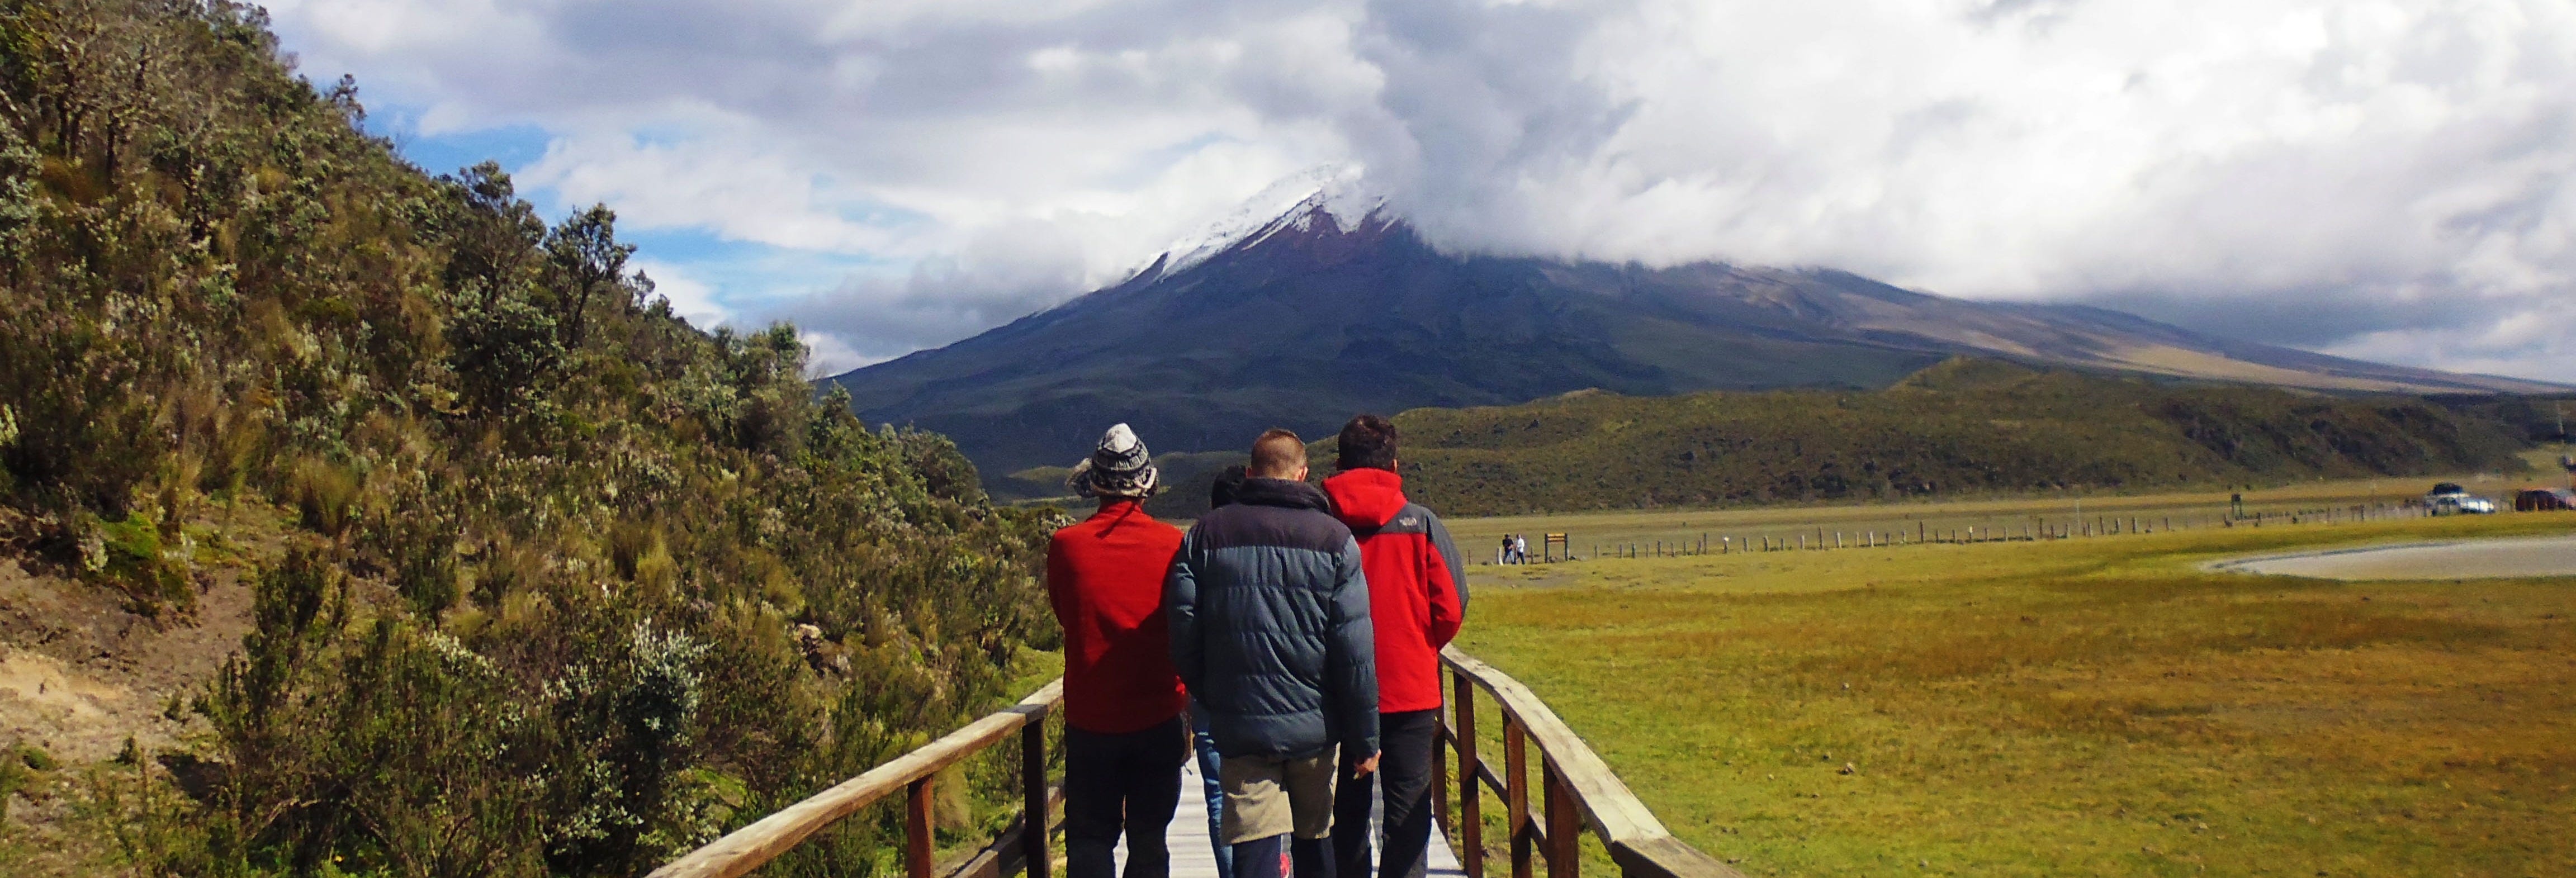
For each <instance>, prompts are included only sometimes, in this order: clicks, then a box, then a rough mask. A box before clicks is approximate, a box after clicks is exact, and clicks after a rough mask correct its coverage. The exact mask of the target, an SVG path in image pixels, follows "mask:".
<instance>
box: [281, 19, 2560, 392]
mask: <svg viewBox="0 0 2576 878" xmlns="http://www.w3.org/2000/svg"><path fill="white" fill-rule="evenodd" d="M270 11H271V13H272V15H273V16H274V20H275V22H276V26H277V29H278V31H279V34H280V36H281V38H282V39H283V40H284V42H285V45H286V47H287V49H288V50H289V51H292V52H294V53H296V54H297V55H298V57H299V58H300V59H301V64H302V68H303V70H304V72H305V73H306V74H307V75H309V76H312V77H313V78H315V79H316V80H317V81H327V80H329V79H333V78H336V77H337V76H338V75H339V74H340V73H343V72H347V73H353V74H355V75H356V76H357V78H358V81H359V84H360V87H361V99H362V100H363V101H365V102H366V103H367V105H368V107H369V108H370V110H371V112H372V113H373V114H374V115H373V119H374V122H373V124H375V125H376V126H377V127H378V128H379V129H380V130H381V131H383V132H384V133H387V134H389V135H391V136H393V137H394V138H395V139H396V140H397V142H399V143H401V144H402V145H403V149H404V150H405V152H406V153H407V154H408V155H410V156H411V157H412V158H413V159H414V160H416V161H418V162H419V163H420V164H422V165H423V166H424V167H427V168H430V169H433V170H440V171H450V170H453V169H454V168H456V167H459V166H462V165H465V164H469V163H471V162H473V161H477V160H480V159H482V158H484V157H492V158H497V159H498V160H500V161H501V162H502V164H503V165H504V166H505V167H508V168H509V169H511V171H512V172H513V174H514V176H515V177H516V178H517V179H518V180H519V181H520V182H521V184H522V191H524V192H526V193H527V194H528V195H529V196H530V197H531V199H532V200H534V201H536V202H537V203H539V204H540V205H542V206H544V207H545V208H546V210H547V211H548V213H549V214H550V215H555V216H560V215H561V214H562V213H563V212H565V211H567V210H569V209H571V208H572V207H574V206H576V205H583V204H588V203H591V202H594V201H597V202H604V203H607V204H609V205H610V206H612V207H614V208H616V209H617V210H618V212H619V216H620V228H621V231H622V232H623V233H624V234H625V235H626V236H628V237H629V238H631V239H632V240H634V241H636V242H637V243H639V244H641V245H643V248H644V249H643V252H642V253H641V254H640V258H641V259H642V261H643V264H644V265H645V266H646V269H647V270H648V271H650V272H652V273H653V274H654V275H655V276H656V278H657V279H659V280H661V281H663V283H664V290H665V292H667V293H669V294H670V295H671V296H672V298H673V300H674V302H675V303H678V304H681V305H682V306H683V309H684V311H688V312H689V313H692V314H694V315H699V316H700V317H702V318H703V319H704V320H706V321H709V322H712V321H717V320H723V321H730V322H734V323H739V324H746V325H758V324H761V323H766V322H768V321H771V320H777V319H792V320H794V321H796V322H797V323H798V324H799V325H800V326H802V327H805V328H806V329H807V330H808V331H809V335H808V337H809V340H811V341H813V342H814V343H815V345H816V349H817V352H818V357H819V358H820V359H821V360H822V361H823V364H824V365H825V366H827V367H829V368H834V369H837V368H846V367H848V366H852V365H856V364H860V363H865V362H871V361H875V360H879V359H884V358H888V357H893V356H897V355H900V354H902V353H904V352H907V351H910V350H914V349H918V348H922V347H926V346H936V345H940V344H945V343H947V342H950V341H954V340H956V339H958V338H962V337H965V336H967V335H971V334H973V333H975V332H978V331H981V330H983V329H985V328H989V327H991V326H994V325H998V324H1000V323H1003V322H1006V321H1008V320H1010V319H1013V318H1015V317H1018V316H1020V315H1023V314H1026V313H1028V312H1030V311H1032V310H1036V309H1038V308H1043V307H1046V306H1048V305H1051V304H1053V303H1056V302H1060V301H1063V300H1064V299H1066V298H1069V297H1071V296H1075V295H1079V294H1080V293H1082V292H1084V291H1087V290H1089V289H1093V288H1096V287H1098V286H1099V285H1102V284H1105V283H1108V282H1112V281H1115V280H1117V279H1119V278H1120V277H1123V276H1124V274H1125V273H1126V272H1128V271H1131V270H1132V269H1134V268H1135V267H1137V266H1139V265H1142V264H1144V263H1145V262H1147V261H1150V260H1151V259H1152V258H1153V256H1154V255H1156V254H1157V253H1159V252H1161V251H1162V249H1164V248H1165V247H1166V246H1167V245H1168V244H1169V243H1170V242H1172V241H1174V240H1176V239H1180V238H1183V237H1185V236H1187V235H1188V234H1190V233H1191V232H1193V231H1194V230H1196V229H1199V228H1201V227H1203V226H1204V225H1205V224H1206V223H1208V222H1209V221H1211V220H1212V219H1214V218H1217V217H1220V216H1223V215H1224V214H1226V213H1227V212H1229V211H1230V210H1233V209H1236V208H1237V207H1238V206H1239V205H1240V204H1241V203H1242V202H1243V201H1244V200H1245V199H1246V198H1249V197H1251V196H1253V195H1254V194H1256V193H1259V192H1261V191H1263V190H1264V189H1265V188H1266V187H1268V186H1270V185H1272V184H1273V183H1275V182H1277V181H1280V180H1282V179H1285V178H1289V177H1292V176H1293V175H1297V174H1300V173H1304V172H1308V171H1310V170H1311V169H1314V168H1317V167H1338V168H1346V169H1353V170H1355V171H1356V172H1358V173H1361V174H1362V175H1364V178H1365V181H1366V185H1367V186H1368V187H1369V188H1371V189H1373V190H1375V191H1378V192H1381V193H1383V194H1384V195H1385V196H1386V197H1387V198H1388V203H1389V205H1390V207H1391V208H1393V209H1394V210H1395V211H1397V212H1398V213H1400V214H1402V215H1403V216H1405V217H1406V218H1407V219H1409V220H1411V221H1412V222H1413V223H1414V224H1415V225H1416V226H1417V227H1418V228H1420V229H1421V230H1422V231H1423V232H1424V234H1425V235H1426V236H1427V237H1428V238H1430V239H1431V240H1432V242H1433V243H1435V244H1436V245H1439V246H1442V247H1445V248H1450V249H1453V250H1467V251H1477V252H1493V253H1509V254H1532V255H1545V256H1556V257H1567V258H1593V259H1606V260H1619V261H1631V260H1633V261H1637V262H1642V263H1647V264H1655V265H1668V264H1676V263H1682V262H1690V261H1697V260H1726V261H1731V262H1736V263H1744V264H1758V265H1781V266H1827V267H1834V268H1841V269H1845V270H1850V271H1855V272H1858V273H1861V274H1865V275H1869V276H1872V277H1876V278H1879V279H1882V280H1886V281H1889V282H1891V283H1896V284H1900V285H1904V286H1909V287H1913V288H1917V289H1925V290H1929V291H1933V292H1938V293H1943V294H1947V295H1953V296H1960V297H1966V298H1974V299H1985V300H2008V301H2045V302H2080V303H2085V304H2093V305H2100V306H2104V307H2110V308H2115V309H2120V310H2127V311H2131V312H2135V313H2140V314H2143V315H2145V316H2149V317H2155V318H2160V319H2166V320H2171V321H2174V322H2178V323H2181V324H2183V325H2185V326H2188V327H2191V328H2195V329H2200V330H2203V331H2209V332H2215V333H2219V334H2224V335H2229V336H2234V337H2238V338H2245V339H2249V340H2254V341H2265V342H2273V343H2279V344H2288V345H2293V346H2298V347H2304V348H2308V349H2312V350H2320V351H2325V352H2328V353H2336V354H2343V355H2348V356H2357V357H2363V358H2368V359H2375V360H2381V361H2388V362H2397V363H2406V364H2412V365H2423V366H2431V367H2435V368H2445V369H2456V370H2463V371H2477V372H2490V373H2499V374H2512V375H2522V376H2527V377H2535V378H2554V379H2559V380H2565V379H2567V378H2569V377H2570V376H2576V7H2570V6H2569V5H2567V4H2565V3H2564V2H2558V0H2469V2H2460V3H2445V4H2425V3H2415V2H2392V0H2176V2H2169V3H2153V4H2145V3H2112V2H2108V0H1841V2H1836V3H1829V4H1780V3H1772V2H1757V0H1550V2H1535V3H1532V2H1486V0H1407V2H1395V0H1384V2H1371V0H1331V2H1280V0H1239V2H1234V3H1225V4H1208V3H1201V2H1185V0H870V2H865V3H850V2H845V0H734V2H715V0H621V2H612V0H274V2H272V3H271V4H270Z"/></svg>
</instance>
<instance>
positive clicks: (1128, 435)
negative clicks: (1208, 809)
mask: <svg viewBox="0 0 2576 878" xmlns="http://www.w3.org/2000/svg"><path fill="white" fill-rule="evenodd" d="M1156 477H1157V473H1156V471H1155V469H1154V464H1153V459H1152V457H1151V456H1150V455H1148V454H1147V452H1146V451H1145V443H1144V442H1143V441H1142V440H1139V439H1137V438H1136V434H1135V432H1134V431H1132V430H1129V429H1128V428H1127V425H1125V424H1119V425H1117V426H1115V427H1111V428H1109V432H1108V433H1107V434H1106V435H1103V436H1101V437H1100V445H1099V447H1097V448H1095V449H1093V450H1092V452H1091V457H1090V458H1089V459H1087V460H1084V461H1083V462H1082V463H1080V464H1077V465H1075V467H1074V470H1073V476H1072V477H1071V478H1070V479H1069V480H1068V481H1067V486H1068V487H1071V488H1072V489H1073V490H1074V493H1076V494H1079V495H1081V496H1084V497H1092V498H1097V499H1098V500H1099V501H1100V508H1099V511H1097V512H1093V513H1092V514H1091V517H1090V518H1087V519H1084V520H1083V521H1082V522H1081V523H1079V524H1075V525H1074V526H1072V527H1068V528H1065V529H1063V530H1060V531H1056V532H1055V537H1054V539H1053V540H1051V541H1050V542H1048V544H1047V580H1046V585H1047V598H1048V601H1049V602H1050V603H1052V604H1053V605H1054V606H1055V618H1056V621H1057V622H1058V623H1060V624H1061V625H1063V626H1064V725H1065V730H1064V751H1065V753H1064V762H1065V766H1064V774H1065V779H1064V836H1065V860H1066V864H1065V874H1066V876H1067V878H1110V876H1111V873H1112V872H1114V871H1116V869H1117V865H1116V862H1117V861H1116V858H1115V853H1114V852H1115V849H1116V847H1117V845H1118V836H1119V835H1120V833H1121V832H1122V831H1123V832H1124V833H1125V835H1126V836H1127V871H1126V875H1125V878H1164V876H1167V875H1169V874H1171V866H1172V856H1171V851H1170V849H1169V848H1168V847H1167V846H1166V845H1165V843H1164V826H1165V825H1166V824H1168V823H1170V822H1171V821H1172V811H1173V809H1175V808H1177V807H1178V806H1179V805H1180V800H1181V763H1182V762H1183V761H1185V760H1187V759H1188V757H1189V752H1190V751H1189V731H1188V729H1187V728H1186V727H1185V726H1183V725H1182V722H1181V709H1182V707H1183V706H1184V705H1186V704H1187V703H1188V700H1189V693H1188V691H1187V690H1185V689H1183V688H1182V687H1181V676H1180V673H1179V672H1178V671H1176V670H1174V669H1173V668H1172V650H1171V633H1170V630H1169V628H1168V627H1167V623H1166V622H1165V619H1164V615H1163V574H1164V572H1165V571H1168V570H1170V569H1171V567H1172V556H1173V555H1174V554H1176V553H1178V552H1179V551H1180V548H1181V532H1180V530H1179V529H1178V528H1175V527H1172V526H1171V525H1168V524H1164V523H1162V522H1159V521H1155V520H1154V517H1153V516H1151V515H1148V514H1146V513H1145V510H1144V507H1143V502H1144V500H1145V498H1147V497H1150V496H1152V495H1153V493H1154V487H1155V484H1154V483H1155V479H1156Z"/></svg>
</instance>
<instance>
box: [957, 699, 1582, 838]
mask: <svg viewBox="0 0 2576 878" xmlns="http://www.w3.org/2000/svg"><path fill="white" fill-rule="evenodd" d="M1521 738H1522V736H1521V724H1520V722H1519V721H1517V720H1514V719H1513V718H1512V715H1511V714H1510V713H1508V712H1506V713H1504V714H1503V808H1504V809H1505V810H1507V811H1509V812H1510V814H1509V815H1508V816H1509V818H1510V825H1511V828H1512V878H1530V853H1531V852H1532V850H1533V849H1534V846H1535V843H1536V842H1537V839H1536V838H1534V837H1532V835H1531V833H1530V813H1529V753H1528V750H1529V744H1528V742H1526V741H1524V740H1522V739H1521ZM916 878H921V876H916Z"/></svg>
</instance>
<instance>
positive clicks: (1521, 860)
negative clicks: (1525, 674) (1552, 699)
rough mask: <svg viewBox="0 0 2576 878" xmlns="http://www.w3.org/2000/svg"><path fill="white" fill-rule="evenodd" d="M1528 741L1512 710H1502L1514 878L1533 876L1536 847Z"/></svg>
mask: <svg viewBox="0 0 2576 878" xmlns="http://www.w3.org/2000/svg"><path fill="white" fill-rule="evenodd" d="M1528 747H1529V745H1528V743H1527V742H1525V741H1523V740H1521V724H1520V722H1519V721H1518V720H1515V719H1513V718H1512V715H1511V713H1510V712H1509V711H1505V712H1504V713H1503V790H1504V792H1503V807H1504V808H1505V809H1507V810H1509V811H1510V812H1511V814H1510V815H1509V816H1510V821H1509V823H1510V826H1511V829H1512V878H1530V853H1531V851H1532V849H1533V848H1534V847H1535V842H1536V841H1537V839H1534V838H1532V837H1531V835H1530V813H1529V754H1528Z"/></svg>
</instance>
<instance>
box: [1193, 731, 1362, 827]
mask: <svg viewBox="0 0 2576 878" xmlns="http://www.w3.org/2000/svg"><path fill="white" fill-rule="evenodd" d="M1333 771H1334V761H1333V750H1332V749H1326V750H1325V751H1324V752H1323V754H1322V755H1319V756H1309V757H1307V758H1304V759H1281V758H1279V757H1275V756H1228V757H1225V761H1224V762H1223V763H1222V764H1220V765H1218V766H1217V783H1218V784H1219V785H1221V786H1223V787H1224V788H1225V824H1224V826H1223V827H1222V829H1223V830H1224V833H1225V843H1226V844H1235V843H1238V842H1246V841H1254V840H1258V839H1264V838H1269V837H1271V836H1274V835H1287V834H1288V833H1290V832H1292V831H1293V832H1295V833H1297V837H1298V838H1324V837H1326V836H1329V835H1332V834H1333Z"/></svg>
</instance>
